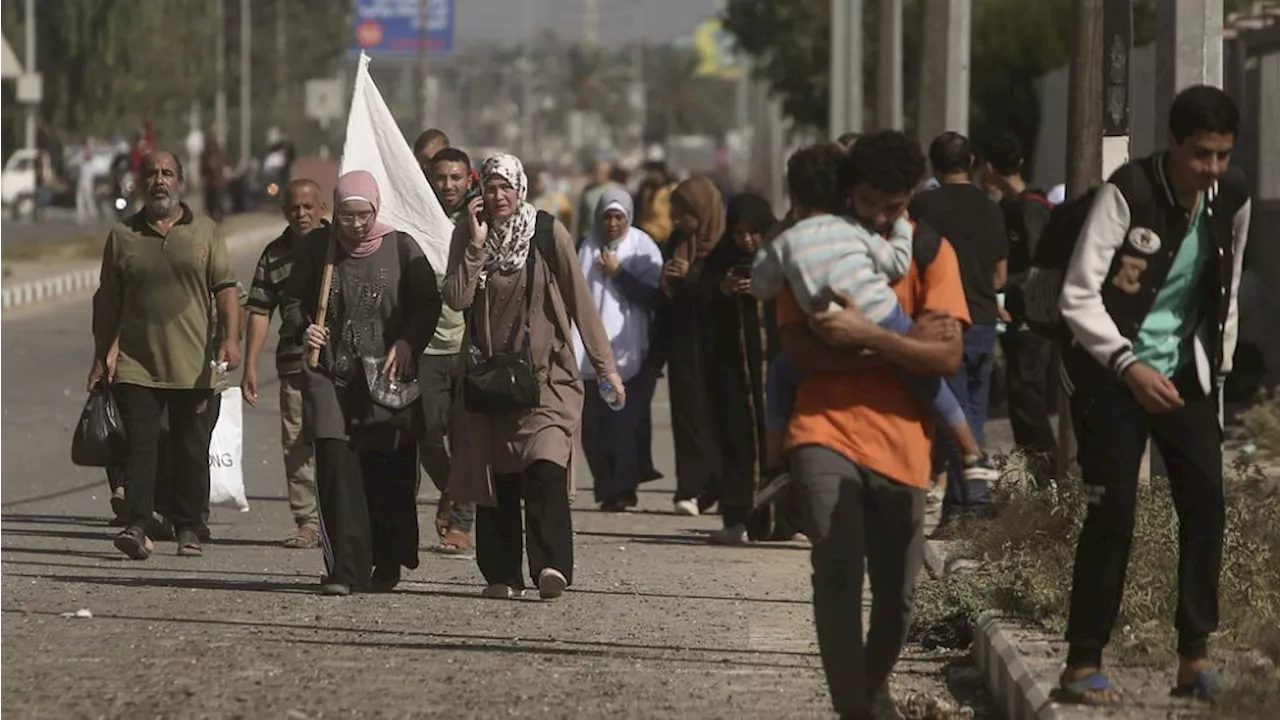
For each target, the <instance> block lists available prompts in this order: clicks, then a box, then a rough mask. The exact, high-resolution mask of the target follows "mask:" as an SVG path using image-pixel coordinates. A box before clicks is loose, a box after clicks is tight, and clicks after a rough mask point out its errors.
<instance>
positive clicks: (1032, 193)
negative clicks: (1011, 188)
mask: <svg viewBox="0 0 1280 720" xmlns="http://www.w3.org/2000/svg"><path fill="white" fill-rule="evenodd" d="M1018 199H1019V200H1027V201H1029V202H1037V203H1040V204H1041V205H1043V206H1045V207H1046V208H1048V209H1050V210H1052V209H1053V203H1051V202H1049V198H1047V197H1045V196H1044V193H1042V192H1040V191H1039V190H1032V189H1030V188H1028V189H1026V190H1023V191H1022V194H1021V195H1019V196H1018Z"/></svg>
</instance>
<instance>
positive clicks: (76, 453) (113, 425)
mask: <svg viewBox="0 0 1280 720" xmlns="http://www.w3.org/2000/svg"><path fill="white" fill-rule="evenodd" d="M124 456H125V434H124V422H123V421H122V420H121V419H120V408H119V407H118V406H117V405H116V400H115V398H114V397H112V395H111V386H110V385H109V384H107V383H105V382H99V383H98V384H97V385H95V386H94V388H93V389H92V390H90V391H89V399H88V400H86V401H85V403H84V410H83V411H81V413H80V422H79V423H77V424H76V432H75V435H74V436H72V438H71V462H73V463H75V464H76V465H80V466H82V467H107V466H108V465H118V464H120V463H122V462H124Z"/></svg>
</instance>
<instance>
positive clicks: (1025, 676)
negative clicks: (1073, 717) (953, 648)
mask: <svg viewBox="0 0 1280 720" xmlns="http://www.w3.org/2000/svg"><path fill="white" fill-rule="evenodd" d="M976 630H977V631H976V632H975V633H974V635H973V660H974V663H975V664H976V665H977V666H978V670H979V671H980V672H981V673H982V679H983V681H984V682H985V683H986V685H987V690H988V691H990V693H991V696H992V697H993V698H995V701H996V706H997V707H998V708H999V709H1000V710H1001V711H1002V712H1003V714H1004V717H1006V718H1008V720H1059V718H1060V717H1061V716H1060V715H1059V713H1058V708H1057V706H1056V705H1054V703H1053V701H1052V700H1051V699H1050V698H1049V696H1048V694H1047V693H1046V692H1045V691H1044V689H1043V688H1041V687H1040V685H1039V684H1038V683H1037V682H1036V679H1035V676H1034V675H1032V673H1031V670H1030V669H1029V668H1028V667H1027V664H1026V663H1025V662H1023V660H1022V657H1021V656H1020V655H1019V654H1018V649H1017V646H1015V645H1014V644H1013V641H1012V640H1011V639H1010V638H1009V636H1008V634H1006V633H1005V631H1004V628H1002V627H1001V626H1000V622H999V617H998V616H997V615H996V614H995V613H993V612H990V611H988V612H984V613H982V614H981V615H979V616H978V625H977V628H976Z"/></svg>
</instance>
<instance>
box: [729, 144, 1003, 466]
mask: <svg viewBox="0 0 1280 720" xmlns="http://www.w3.org/2000/svg"><path fill="white" fill-rule="evenodd" d="M842 158H843V155H842V154H841V153H840V151H839V150H838V149H837V148H836V147H834V146H831V145H815V146H812V147H808V148H804V149H802V150H800V151H798V152H797V153H796V154H795V155H793V156H792V157H791V159H790V160H789V161H788V162H787V187H788V191H789V192H790V195H791V208H792V216H793V220H792V221H791V222H790V223H789V224H787V225H784V226H783V227H782V228H780V230H781V231H780V232H779V233H777V235H776V236H775V237H774V238H773V240H772V241H768V240H766V242H765V244H764V245H763V246H762V247H761V248H760V250H759V251H757V253H756V259H755V264H754V266H753V267H752V271H751V293H752V295H754V296H755V297H756V298H757V299H759V300H762V301H767V300H771V299H773V298H774V297H775V296H776V295H777V294H778V293H779V292H781V291H782V290H783V288H785V287H787V286H790V288H791V292H792V293H793V294H794V295H795V299H796V302H797V304H798V305H799V306H800V307H801V308H802V309H804V310H805V312H806V313H807V314H812V313H814V312H819V311H822V310H827V309H829V308H832V307H833V306H834V305H835V303H836V302H837V298H845V299H847V301H848V302H851V303H853V304H854V305H856V306H857V308H858V309H859V310H860V311H861V312H862V313H863V314H864V315H866V316H867V318H868V319H870V320H871V321H872V322H874V323H876V324H878V325H880V326H881V327H883V328H886V329H888V330H892V331H894V332H897V333H903V334H905V333H906V332H907V331H909V330H910V329H911V326H912V322H911V318H910V317H909V316H908V315H907V314H906V313H905V312H903V310H902V307H901V306H900V305H899V304H898V301H897V298H896V296H895V295H894V292H893V288H892V287H891V284H892V283H894V282H896V281H897V280H898V279H899V278H901V277H902V276H903V275H905V274H906V272H907V270H908V268H909V267H910V266H911V256H912V252H911V248H912V242H913V239H914V233H915V227H914V226H913V225H912V223H911V222H910V221H909V220H908V219H907V218H906V216H905V215H904V216H903V217H899V218H898V219H897V220H895V221H894V223H893V229H892V230H891V232H890V233H889V237H887V238H885V237H882V236H881V235H880V234H879V233H876V232H873V231H871V230H869V229H867V228H866V227H864V226H863V225H862V224H860V223H858V222H856V221H855V220H853V219H852V218H849V217H845V215H844V212H845V192H844V190H843V183H841V182H840V163H841V160H842ZM802 379H803V375H802V374H801V373H800V372H799V370H798V369H797V368H796V367H795V366H794V365H792V364H791V363H790V362H789V361H788V360H787V358H786V356H785V355H779V356H778V358H777V359H776V360H775V361H774V364H773V367H772V368H770V371H769V387H768V393H767V396H768V400H769V404H770V405H771V406H772V407H771V408H769V410H768V412H767V413H766V415H767V417H766V429H767V430H768V431H769V433H770V435H771V438H770V443H769V444H770V446H771V447H772V446H773V445H775V442H774V441H775V440H776V439H778V438H779V437H780V436H781V434H782V433H784V432H785V430H786V423H787V421H788V420H789V419H790V416H791V408H792V405H793V403H794V399H795V389H796V387H797V386H798V385H799V383H800V381H801V380H802ZM903 379H904V380H905V381H906V383H907V385H908V387H910V388H911V389H912V391H913V392H914V393H915V394H916V395H917V396H918V397H919V398H921V399H922V400H923V401H925V402H928V403H929V404H931V405H932V406H933V408H934V410H935V411H936V412H937V414H938V415H939V416H940V417H941V418H942V420H943V422H944V423H945V424H946V426H947V428H948V429H949V430H950V432H951V434H952V436H953V438H954V439H955V441H956V444H957V445H959V446H960V448H961V452H962V453H963V454H964V477H965V479H966V480H988V481H989V480H994V479H996V472H995V470H994V468H992V467H991V465H990V463H989V461H988V460H987V458H986V456H985V454H984V453H983V452H982V448H980V447H979V446H978V443H977V440H976V439H975V438H974V435H973V431H972V430H971V429H970V427H969V423H968V421H967V420H966V419H965V415H964V411H963V410H962V409H961V408H960V403H959V402H958V401H957V400H956V396H955V395H954V394H953V393H952V392H951V389H950V388H949V387H947V384H946V383H945V382H944V381H943V380H942V378H937V377H920V376H915V375H909V374H905V373H904V374H903Z"/></svg>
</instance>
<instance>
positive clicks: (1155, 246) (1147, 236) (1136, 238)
mask: <svg viewBox="0 0 1280 720" xmlns="http://www.w3.org/2000/svg"><path fill="white" fill-rule="evenodd" d="M1125 239H1126V240H1127V241H1128V243H1129V247H1132V248H1133V249H1134V250H1136V251H1137V252H1140V253H1142V254H1143V255H1154V254H1155V253H1156V252H1158V251H1159V250H1160V236H1159V235H1157V234H1156V231H1155V230H1152V229H1151V228H1144V227H1135V228H1133V229H1132V230H1130V231H1129V236H1128V237H1127V238H1125Z"/></svg>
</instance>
